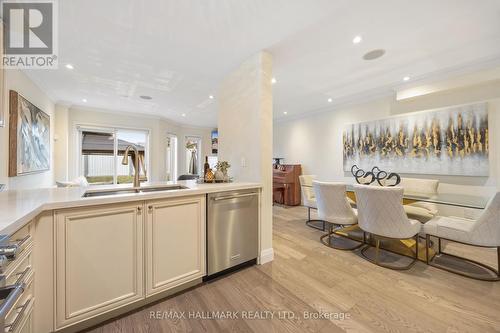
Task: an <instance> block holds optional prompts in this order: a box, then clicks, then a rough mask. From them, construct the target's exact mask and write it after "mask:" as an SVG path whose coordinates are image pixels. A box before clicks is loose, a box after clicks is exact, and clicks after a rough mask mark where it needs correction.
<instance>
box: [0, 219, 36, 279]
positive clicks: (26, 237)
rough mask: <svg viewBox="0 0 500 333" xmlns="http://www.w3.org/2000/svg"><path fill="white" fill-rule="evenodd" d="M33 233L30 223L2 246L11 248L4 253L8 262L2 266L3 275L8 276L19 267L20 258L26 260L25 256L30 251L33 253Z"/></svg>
mask: <svg viewBox="0 0 500 333" xmlns="http://www.w3.org/2000/svg"><path fill="white" fill-rule="evenodd" d="M32 233H33V230H32V227H31V223H30V224H28V225H26V226H24V227H23V228H21V229H20V230H18V231H17V232H16V233H14V234H13V235H12V236H10V237H9V240H8V241H7V242H6V243H4V244H2V246H4V247H7V248H9V249H8V250H5V251H4V252H5V256H6V257H7V261H6V262H4V263H3V265H2V274H4V275H8V274H9V272H10V271H12V270H13V269H14V268H15V267H17V265H19V260H20V258H24V254H25V253H26V252H27V251H28V250H30V251H31V248H32V247H33V235H32ZM16 247H17V248H16ZM15 248H16V249H15ZM14 249H15V250H14ZM0 252H1V251H0Z"/></svg>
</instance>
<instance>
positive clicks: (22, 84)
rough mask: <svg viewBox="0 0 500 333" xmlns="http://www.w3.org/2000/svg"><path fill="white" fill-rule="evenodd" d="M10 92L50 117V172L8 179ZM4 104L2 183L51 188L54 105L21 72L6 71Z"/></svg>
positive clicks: (0, 147) (0, 152) (13, 186)
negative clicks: (13, 92) (19, 95)
mask: <svg viewBox="0 0 500 333" xmlns="http://www.w3.org/2000/svg"><path fill="white" fill-rule="evenodd" d="M9 90H15V91H17V92H18V93H19V94H21V95H22V96H24V97H25V98H26V99H27V100H29V101H30V102H31V103H33V104H34V105H36V106H37V107H38V108H40V109H41V110H42V111H44V112H45V113H47V114H48V115H49V116H50V142H51V149H50V154H51V158H50V161H51V167H50V170H49V171H46V172H42V173H37V174H32V175H25V176H19V177H10V178H9V177H8V170H9ZM3 94H4V103H3V105H2V107H3V110H4V113H5V121H6V124H5V127H4V128H0V161H1V162H0V183H1V184H6V185H7V186H8V188H9V189H11V190H13V189H25V188H40V187H49V186H52V185H53V183H54V145H53V142H54V140H53V139H54V124H55V123H54V118H55V117H54V103H53V102H52V101H51V100H50V99H49V97H48V96H47V95H45V94H44V93H43V91H42V90H40V88H38V87H37V86H36V85H35V84H34V83H33V82H32V81H31V80H30V79H28V77H27V76H26V75H25V74H24V73H23V72H22V71H19V70H5V86H4V91H3Z"/></svg>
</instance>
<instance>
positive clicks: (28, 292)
mask: <svg viewBox="0 0 500 333" xmlns="http://www.w3.org/2000/svg"><path fill="white" fill-rule="evenodd" d="M33 302H34V297H33V274H30V276H29V277H28V282H27V283H26V289H24V292H23V294H22V295H21V297H19V299H18V300H17V302H16V303H15V304H14V306H13V307H12V310H11V311H10V312H9V313H8V314H7V316H6V317H5V328H4V331H5V332H9V333H17V332H19V331H20V330H21V328H23V326H24V324H25V322H26V319H27V318H28V317H29V315H30V312H31V310H32V308H33Z"/></svg>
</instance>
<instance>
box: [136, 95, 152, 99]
mask: <svg viewBox="0 0 500 333" xmlns="http://www.w3.org/2000/svg"><path fill="white" fill-rule="evenodd" d="M139 97H140V98H142V99H145V100H150V99H153V97H151V96H147V95H141V96H139Z"/></svg>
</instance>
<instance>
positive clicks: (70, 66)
mask: <svg viewBox="0 0 500 333" xmlns="http://www.w3.org/2000/svg"><path fill="white" fill-rule="evenodd" d="M65 67H66V68H67V69H74V68H75V67H73V65H72V64H66V66H65Z"/></svg>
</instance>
